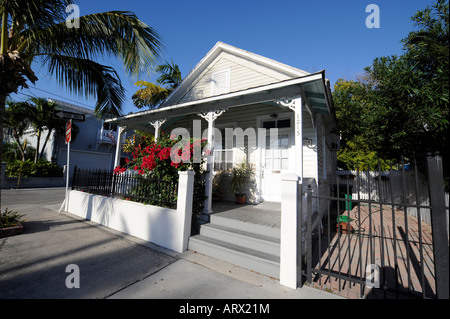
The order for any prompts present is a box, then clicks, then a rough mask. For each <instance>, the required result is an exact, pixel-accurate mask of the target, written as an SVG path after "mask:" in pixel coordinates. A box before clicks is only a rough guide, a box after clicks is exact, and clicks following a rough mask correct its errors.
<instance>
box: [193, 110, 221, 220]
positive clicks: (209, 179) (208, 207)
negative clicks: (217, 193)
mask: <svg viewBox="0 0 450 319" xmlns="http://www.w3.org/2000/svg"><path fill="white" fill-rule="evenodd" d="M225 111H226V110H225V109H219V110H211V111H207V112H203V113H199V114H198V115H199V116H201V117H202V118H204V119H205V120H206V121H207V122H208V150H209V151H210V155H209V156H207V162H206V174H207V175H206V183H205V184H206V185H205V190H206V196H207V199H206V200H205V204H204V208H203V213H204V214H208V215H209V214H211V213H212V188H213V178H214V174H213V171H214V128H215V125H214V123H215V121H216V119H217V118H218V117H219V116H221V115H222V114H223V113H224V112H225ZM208 219H209V216H208Z"/></svg>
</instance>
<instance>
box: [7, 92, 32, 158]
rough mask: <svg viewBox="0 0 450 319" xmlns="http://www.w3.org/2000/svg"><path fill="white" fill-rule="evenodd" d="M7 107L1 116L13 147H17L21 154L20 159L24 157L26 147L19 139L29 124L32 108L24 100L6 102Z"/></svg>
mask: <svg viewBox="0 0 450 319" xmlns="http://www.w3.org/2000/svg"><path fill="white" fill-rule="evenodd" d="M7 104H8V107H7V108H6V110H5V116H4V118H3V121H4V127H5V128H6V129H7V130H8V131H9V132H10V134H11V136H12V137H13V138H14V141H15V148H17V149H18V150H19V152H20V154H21V156H22V160H24V159H25V150H26V147H23V146H22V141H21V140H20V139H21V138H22V136H23V134H24V132H25V130H26V129H27V128H28V127H29V126H30V123H31V121H30V115H31V114H32V109H31V107H30V105H29V104H28V103H26V102H13V101H8V102H7Z"/></svg>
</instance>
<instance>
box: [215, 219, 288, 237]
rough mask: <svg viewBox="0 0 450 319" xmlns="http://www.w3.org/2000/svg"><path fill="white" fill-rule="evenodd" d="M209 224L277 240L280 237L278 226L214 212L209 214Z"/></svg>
mask: <svg viewBox="0 0 450 319" xmlns="http://www.w3.org/2000/svg"><path fill="white" fill-rule="evenodd" d="M210 224H213V225H219V226H224V227H228V228H233V229H235V230H240V231H245V232H247V233H252V234H256V235H264V236H268V237H272V238H276V239H278V240H279V239H280V237H281V235H280V229H279V228H276V227H270V226H265V225H260V224H253V223H248V222H244V221H241V220H238V219H233V218H227V217H222V216H218V215H215V214H212V215H211V223H210ZM206 225H207V224H206Z"/></svg>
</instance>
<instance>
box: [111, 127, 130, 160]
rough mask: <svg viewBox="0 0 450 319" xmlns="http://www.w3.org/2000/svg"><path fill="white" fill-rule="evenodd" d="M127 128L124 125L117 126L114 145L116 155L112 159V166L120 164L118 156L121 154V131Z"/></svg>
mask: <svg viewBox="0 0 450 319" xmlns="http://www.w3.org/2000/svg"><path fill="white" fill-rule="evenodd" d="M126 129H127V127H126V126H119V128H118V132H117V145H116V157H115V159H114V167H117V166H119V165H120V157H121V155H122V139H123V133H124V132H125V130H126Z"/></svg>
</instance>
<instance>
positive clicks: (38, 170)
mask: <svg viewBox="0 0 450 319" xmlns="http://www.w3.org/2000/svg"><path fill="white" fill-rule="evenodd" d="M19 175H20V176H21V177H62V176H63V169H62V168H61V167H60V166H59V165H58V164H55V163H51V162H47V161H44V160H39V161H38V163H37V164H36V163H34V161H32V160H26V161H24V162H22V161H20V160H16V161H11V162H9V163H8V164H7V165H6V176H7V177H19Z"/></svg>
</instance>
